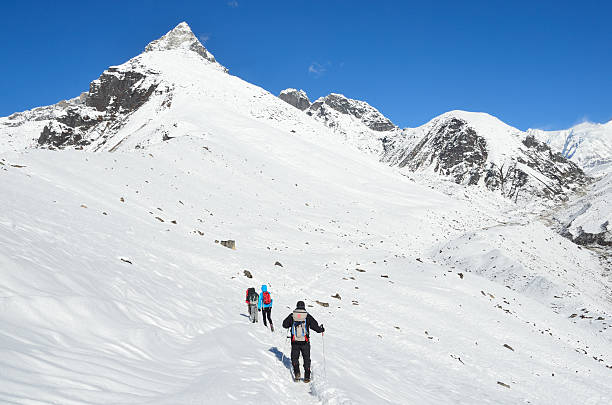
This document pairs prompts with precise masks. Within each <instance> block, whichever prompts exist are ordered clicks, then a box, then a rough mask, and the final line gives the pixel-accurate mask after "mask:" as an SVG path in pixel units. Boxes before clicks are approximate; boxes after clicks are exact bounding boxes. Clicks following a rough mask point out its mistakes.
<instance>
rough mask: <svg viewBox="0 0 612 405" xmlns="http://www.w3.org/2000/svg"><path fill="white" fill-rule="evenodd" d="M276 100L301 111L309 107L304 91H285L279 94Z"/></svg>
mask: <svg viewBox="0 0 612 405" xmlns="http://www.w3.org/2000/svg"><path fill="white" fill-rule="evenodd" d="M278 98H280V99H281V100H283V101H284V102H286V103H288V104H291V105H292V106H294V107H295V108H297V109H298V110H301V111H304V110H306V109H308V108H309V107H310V100H309V99H308V96H307V95H306V93H305V92H304V90H296V89H285V90H283V91H281V92H280V94H279V95H278Z"/></svg>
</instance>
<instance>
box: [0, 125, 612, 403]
mask: <svg viewBox="0 0 612 405" xmlns="http://www.w3.org/2000/svg"><path fill="white" fill-rule="evenodd" d="M251 125H252V127H251V130H250V131H246V130H245V131H243V132H242V133H238V132H229V131H228V132H225V133H222V132H219V133H217V134H215V135H211V136H210V137H205V138H193V137H183V138H180V139H175V140H171V141H169V142H167V143H164V144H162V145H158V146H155V147H151V148H149V149H148V150H145V151H140V152H133V153H114V154H99V153H98V154H89V153H84V152H77V151H63V152H51V151H43V150H36V151H29V152H26V153H23V154H19V155H18V154H9V155H5V156H4V157H3V160H2V163H3V165H2V166H0V167H1V168H2V169H3V170H1V171H0V176H1V180H0V188H1V191H2V192H1V193H0V202H1V203H2V206H3V207H4V209H3V210H2V213H0V245H1V246H2V250H0V263H1V265H0V275H1V279H2V289H1V296H2V303H3V307H4V311H2V322H1V325H2V326H1V327H0V328H1V329H0V330H1V336H2V338H1V339H2V344H1V345H0V347H2V352H3V353H2V356H1V358H2V370H3V372H2V378H1V379H0V399H1V400H2V402H4V403H54V402H55V403H62V404H77V403H78V404H82V403H92V404H96V403H100V404H102V403H168V404H171V403H172V404H175V403H233V402H236V403H238V402H240V403H245V402H246V403H262V402H269V403H273V404H274V403H278V404H286V403H300V404H303V403H397V404H400V403H402V404H403V403H451V402H452V403H474V402H478V403H495V404H499V403H517V402H521V401H530V402H531V403H557V402H558V401H559V399H562V400H563V401H567V402H568V403H586V402H591V403H608V402H609V400H610V396H611V390H610V388H609V384H608V379H609V373H610V370H609V369H607V368H605V365H606V364H610V361H609V358H610V354H611V353H610V349H609V342H610V341H609V334H608V333H607V331H604V332H603V333H598V332H596V329H595V328H594V327H592V326H588V325H598V328H599V327H600V328H607V323H606V321H597V322H595V321H594V320H584V319H580V318H578V320H579V321H577V322H576V323H573V319H568V317H567V316H566V314H564V313H562V314H555V313H554V312H553V311H551V309H550V308H549V306H548V305H546V304H543V303H541V302H539V301H538V300H535V299H531V298H530V297H529V295H528V294H527V295H526V294H521V293H519V292H515V291H512V290H510V289H507V288H506V287H504V286H503V285H502V284H498V283H496V282H492V281H488V280H487V279H486V278H484V277H480V276H476V275H472V274H468V273H464V278H463V279H462V278H460V277H459V276H458V274H457V271H458V270H454V269H453V268H452V267H450V266H448V265H441V264H438V263H434V261H433V260H432V259H428V258H427V255H426V251H427V250H428V249H429V248H430V247H431V246H435V245H436V244H438V243H444V242H445V241H450V240H452V239H454V238H458V237H460V235H462V234H463V233H464V232H465V230H466V229H470V228H471V229H474V228H476V227H477V226H479V225H483V226H485V225H487V224H488V225H490V226H494V225H496V224H499V218H497V217H498V215H497V214H495V213H494V212H495V211H499V210H503V209H504V207H505V205H504V204H505V201H500V202H499V204H500V205H499V206H495V205H494V206H491V207H488V209H485V208H484V207H479V209H475V208H476V204H475V203H471V202H470V200H469V199H467V198H465V199H451V198H449V197H447V196H445V195H442V194H439V193H437V192H435V191H432V190H429V189H426V188H423V187H421V186H418V185H415V184H414V183H412V182H410V181H409V180H408V179H406V178H404V177H403V176H400V175H397V174H395V173H394V172H393V171H392V169H390V168H387V167H384V166H382V165H379V164H378V163H376V162H371V161H370V160H369V159H367V158H365V157H362V156H361V155H360V154H358V153H356V152H354V151H351V150H348V151H344V152H338V149H337V148H336V146H337V145H334V144H333V142H332V143H330V142H321V140H318V139H313V138H309V137H304V138H296V137H295V136H293V135H291V134H287V133H282V132H280V131H276V132H275V131H274V130H273V129H272V128H267V130H264V129H266V128H265V124H259V125H258V124H257V123H256V122H254V121H253V122H251ZM313 159H316V163H317V164H316V165H313V164H312V161H313ZM19 166H25V167H19ZM92 179H104V181H103V182H99V181H95V180H92ZM121 198H123V201H121ZM469 208H472V210H470V209H469ZM158 218H159V219H158ZM160 219H161V220H163V221H164V222H161V221H160ZM173 220H175V221H176V224H174V223H172V222H171V221H173ZM477 224H479V225H477ZM198 231H200V232H202V233H203V235H200V234H199V233H198ZM544 236H545V237H546V239H548V238H551V239H552V242H551V243H550V244H548V243H546V242H545V241H544V239H543V238H544ZM517 237H518V236H517ZM226 238H232V239H235V240H236V241H237V247H238V249H237V250H235V251H233V250H230V249H226V248H224V247H222V246H220V245H219V244H215V243H214V240H215V239H226ZM533 238H535V239H536V240H537V241H538V242H537V243H538V244H541V245H542V246H543V247H545V248H547V249H554V246H555V245H557V243H559V246H560V247H559V248H558V249H559V251H561V250H562V249H563V250H565V249H568V245H564V243H565V240H564V239H562V238H560V237H559V236H557V235H555V234H553V233H550V234H548V233H544V232H534V234H533ZM568 243H569V242H568ZM515 254H517V255H520V253H519V252H518V251H515ZM417 258H418V259H419V260H417ZM122 259H123V260H122ZM277 260H278V261H280V262H281V263H282V264H283V267H279V266H274V263H275V261H277ZM580 260H581V261H583V266H584V267H586V268H589V267H590V268H594V267H593V266H595V268H596V264H594V263H593V260H594V259H593V257H592V256H590V255H589V254H588V253H586V251H585V252H584V254H583V255H582V256H580ZM126 261H129V262H130V263H128V262H126ZM572 268H573V265H572V267H569V269H570V270H571V269H572ZM245 269H248V270H250V271H251V272H252V273H253V274H254V278H253V279H252V280H251V279H247V278H245V277H244V276H243V275H242V273H243V270H245ZM357 269H361V270H365V272H361V271H359V270H357ZM565 271H568V270H565ZM384 276H388V278H387V277H384ZM573 277H574V278H580V276H579V275H575V276H573ZM583 277H587V278H589V277H594V280H595V281H592V283H595V284H597V282H596V280H598V278H597V277H598V275H597V274H595V275H593V276H591V275H589V274H588V273H586V274H585V275H583ZM261 283H269V284H270V286H271V291H272V293H273V295H274V298H275V307H274V310H273V317H274V320H275V323H276V326H277V332H276V333H274V334H272V333H270V332H269V331H266V330H265V329H264V328H263V327H262V326H261V324H257V325H252V324H249V323H248V320H247V318H246V317H245V316H244V313H245V308H244V305H243V293H244V290H245V289H246V288H247V287H249V286H252V285H255V286H259V285H260V284H261ZM590 283H591V282H589V283H585V284H590ZM481 291H482V292H481ZM586 292H587V293H588V294H593V295H597V294H601V290H597V289H596V288H592V290H587V291H586ZM335 293H339V294H340V296H341V297H342V299H341V300H337V299H334V298H331V297H330V296H331V295H332V294H335ZM485 293H486V295H485ZM489 294H490V295H489ZM298 299H305V300H306V302H307V304H308V305H314V306H313V307H310V306H309V310H310V311H311V313H312V314H313V315H314V316H315V317H316V318H317V319H318V321H319V322H321V323H323V324H325V326H326V329H327V332H326V335H325V362H324V358H323V345H322V343H323V341H322V337H321V336H320V335H315V336H314V337H313V349H312V351H313V370H314V378H315V380H314V382H313V383H311V384H310V385H304V384H295V383H293V382H291V381H290V373H289V370H288V364H289V363H288V361H287V359H286V357H285V356H287V355H288V354H289V351H288V348H287V347H286V339H284V331H283V330H279V329H280V328H279V327H280V322H281V319H282V318H283V317H284V316H285V315H286V314H287V313H289V311H290V310H291V309H292V308H293V305H294V304H295V301H297V300H298ZM315 300H319V301H322V302H328V303H330V307H329V308H324V307H321V306H319V305H317V304H316V303H314V301H315ZM356 304H358V305H356ZM593 305H599V306H598V307H597V310H606V311H608V304H606V303H605V302H601V301H600V302H599V304H597V303H596V302H595V303H593ZM499 306H502V308H503V309H506V308H507V309H509V310H510V312H508V313H506V312H504V311H503V310H500V308H499ZM589 309H591V310H592V309H593V308H592V307H590V306H589ZM585 325H586V326H587V327H584V326H585ZM541 331H546V333H541ZM548 331H551V332H552V335H549V333H548ZM504 344H507V345H509V346H511V347H512V348H513V349H514V351H511V350H510V349H507V348H505V347H504V346H503V345H504ZM579 349H584V350H585V351H588V355H585V354H584V353H582V352H580V353H579V352H578V351H577V350H579ZM592 356H598V358H599V357H601V358H604V359H605V360H604V362H598V361H596V360H594V359H593V358H592ZM498 381H500V382H503V383H505V384H508V385H509V386H510V387H511V388H510V389H508V388H505V387H504V386H502V385H499V384H498Z"/></svg>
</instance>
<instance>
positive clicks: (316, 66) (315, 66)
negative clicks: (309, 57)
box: [308, 62, 327, 77]
mask: <svg viewBox="0 0 612 405" xmlns="http://www.w3.org/2000/svg"><path fill="white" fill-rule="evenodd" d="M325 72H327V68H326V67H325V66H323V65H321V64H320V63H318V62H312V63H311V64H310V66H308V73H309V74H311V75H313V76H314V77H319V76H321V75H323V74H324V73H325Z"/></svg>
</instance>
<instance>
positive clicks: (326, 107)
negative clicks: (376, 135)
mask: <svg viewBox="0 0 612 405" xmlns="http://www.w3.org/2000/svg"><path fill="white" fill-rule="evenodd" d="M306 113H307V114H308V115H311V116H314V117H317V118H318V119H319V120H321V121H324V122H326V123H327V124H328V126H330V127H333V126H335V125H336V123H335V119H334V118H336V116H337V113H340V114H345V115H350V116H352V117H355V118H357V119H358V120H359V121H361V122H362V123H363V124H364V125H365V126H367V127H368V128H370V129H371V130H373V131H377V132H382V131H391V130H393V129H395V128H396V126H395V125H394V124H393V123H392V122H391V120H389V119H388V118H387V117H385V116H384V115H382V114H381V113H380V111H378V110H377V109H376V108H374V107H372V106H371V105H369V104H368V103H366V102H365V101H360V100H353V99H350V98H347V97H345V96H344V95H342V94H336V93H332V94H330V95H328V96H325V97H321V98H319V99H317V100H316V101H315V102H314V103H312V105H311V106H310V108H308V110H307V111H306Z"/></svg>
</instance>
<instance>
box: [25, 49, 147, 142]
mask: <svg viewBox="0 0 612 405" xmlns="http://www.w3.org/2000/svg"><path fill="white" fill-rule="evenodd" d="M158 85H159V82H158V80H157V78H156V73H155V72H151V71H147V72H144V71H143V69H141V66H140V65H139V63H138V61H137V59H134V60H132V61H130V62H128V63H127V64H125V65H122V66H114V67H110V68H108V69H107V70H106V71H104V73H102V75H100V77H99V78H98V79H96V80H94V81H93V82H91V84H90V86H89V92H88V93H86V94H85V95H84V96H83V97H82V98H81V101H82V102H81V103H80V104H72V105H70V106H69V107H68V108H64V109H63V110H62V111H61V113H58V114H56V116H55V117H54V118H53V119H51V120H50V121H49V122H48V123H47V125H45V127H44V128H43V130H42V132H41V133H40V136H39V137H38V140H37V143H38V145H39V146H41V147H51V148H66V147H78V148H80V147H84V146H87V145H89V144H91V143H92V142H93V141H94V140H95V138H96V137H98V136H99V135H100V134H103V133H104V132H105V129H107V128H109V127H114V128H115V129H116V128H118V125H117V124H119V123H120V122H121V121H122V120H124V119H125V117H127V116H128V115H129V114H131V113H133V112H134V111H136V110H137V109H138V108H140V107H141V106H142V105H143V104H145V103H146V102H147V101H148V100H149V98H150V97H151V94H153V92H154V91H155V90H156V88H157V87H158ZM96 129H98V130H96Z"/></svg>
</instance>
